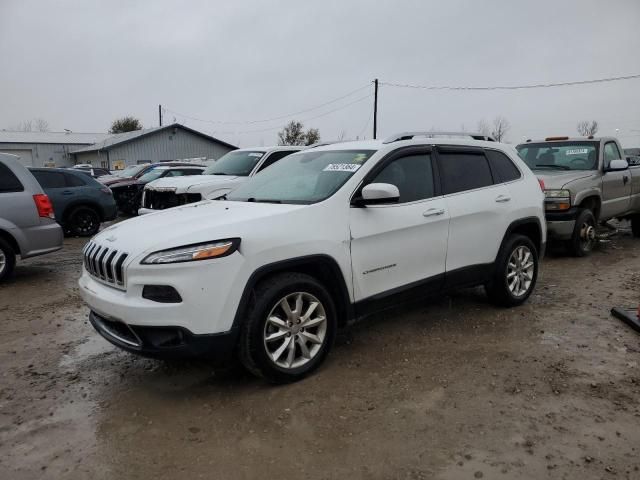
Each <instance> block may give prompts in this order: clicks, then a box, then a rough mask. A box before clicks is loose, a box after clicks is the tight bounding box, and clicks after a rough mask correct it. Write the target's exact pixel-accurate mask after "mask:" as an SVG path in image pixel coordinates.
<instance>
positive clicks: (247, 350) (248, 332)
mask: <svg viewBox="0 0 640 480" xmlns="http://www.w3.org/2000/svg"><path fill="white" fill-rule="evenodd" d="M336 328H337V318H336V309H335V306H334V303H333V300H332V298H331V295H330V294H329V292H328V291H327V290H326V288H325V287H324V286H323V285H322V284H321V283H319V282H318V281H317V280H316V279H315V278H313V277H311V276H309V275H305V274H301V273H283V274H279V275H276V276H274V277H271V278H269V280H268V281H264V282H261V283H260V284H259V285H258V286H257V287H256V289H255V292H254V298H253V300H252V302H251V305H250V307H249V311H248V315H247V320H246V324H245V325H244V327H243V330H242V334H241V339H240V348H239V350H240V352H239V353H240V360H241V361H242V363H243V364H244V365H245V367H246V368H247V369H248V370H249V371H250V372H252V373H254V374H256V375H258V376H262V377H264V378H266V379H267V380H269V381H271V382H274V383H289V382H294V381H297V380H300V379H302V378H304V377H305V376H307V375H309V374H310V373H311V372H312V371H314V370H315V369H316V368H318V367H319V366H320V364H321V363H322V362H323V360H324V359H325V357H326V356H327V354H328V353H329V350H330V349H331V346H332V344H333V341H334V339H335V335H336Z"/></svg>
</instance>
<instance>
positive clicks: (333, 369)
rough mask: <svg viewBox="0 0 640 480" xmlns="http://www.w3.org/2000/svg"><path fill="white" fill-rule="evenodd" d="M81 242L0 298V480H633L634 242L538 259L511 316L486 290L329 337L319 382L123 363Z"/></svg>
mask: <svg viewBox="0 0 640 480" xmlns="http://www.w3.org/2000/svg"><path fill="white" fill-rule="evenodd" d="M83 244H84V241H83V240H81V239H67V240H66V241H65V248H64V250H62V251H61V252H59V253H56V254H52V255H48V256H44V257H40V258H35V259H32V260H29V261H25V262H22V263H20V264H19V266H18V268H17V271H16V275H15V278H14V279H13V280H12V281H11V282H9V283H7V284H4V285H1V286H0V365H2V369H1V382H0V478H2V479H5V478H6V479H16V480H18V479H33V478H52V479H68V478H69V479H76V478H77V479H85V478H92V479H106V478H158V479H163V478H167V479H173V478H189V479H195V478H216V479H226V478H229V479H230V478H233V479H236V478H237V479H245V478H246V479H253V478H290V479H293V478H306V479H328V478H346V477H349V478H352V479H360V478H362V479H430V478H437V479H466V478H468V479H477V478H489V479H499V478H505V479H519V478H527V479H529V478H535V479H540V478H550V479H561V478H568V479H573V478H579V479H581V480H584V479H590V478H628V479H637V478H640V472H639V471H638V469H639V468H640V461H639V460H638V449H639V448H640V428H639V426H640V409H639V407H638V398H639V397H638V395H639V393H640V374H639V372H638V362H639V361H640V343H639V339H640V337H639V336H638V334H637V333H635V332H634V331H633V330H631V329H630V328H628V327H627V326H626V325H624V324H623V323H622V322H620V321H619V320H616V319H614V318H612V317H611V316H610V315H609V309H610V308H611V307H612V306H616V305H620V306H634V305H637V304H638V302H640V241H638V240H635V239H632V238H631V237H630V236H629V235H628V234H624V233H623V234H621V235H620V236H618V237H617V238H615V239H614V240H613V241H612V242H610V243H609V244H607V245H606V246H603V247H602V248H600V249H599V250H598V251H596V252H594V254H593V255H592V256H591V257H589V258H586V259H576V258H569V257H565V256H563V255H561V254H558V253H556V254H554V253H552V254H550V255H548V256H547V258H546V259H545V262H544V264H543V268H542V271H541V277H540V280H539V283H538V287H537V290H536V292H535V293H534V295H533V296H532V298H531V299H530V301H529V302H528V303H527V304H525V305H524V306H522V307H519V308H516V309H512V310H504V309H498V308H495V307H493V306H491V305H489V304H488V303H487V301H486V299H485V297H484V295H483V294H482V290H480V289H473V290H465V291H462V292H459V293H457V294H455V295H454V296H451V297H443V298H441V299H438V300H435V301H430V302H425V303H423V304H418V305H414V306H411V307H404V308H402V309H398V310H395V311H392V312H389V313H386V314H385V315H380V316H376V317H374V318H370V319H367V320H365V321H362V322H359V323H358V324H356V325H354V326H352V327H350V328H349V329H347V330H345V331H344V332H342V333H341V335H340V336H339V339H338V342H337V345H336V348H335V349H334V351H333V352H332V355H330V357H329V359H328V361H327V362H326V363H325V365H324V366H323V367H322V368H321V369H320V370H319V371H318V373H317V374H316V375H314V376H312V377H311V378H308V379H307V380H305V381H303V382H299V383H297V384H294V385H288V386H279V387H276V386H271V385H267V384H265V383H264V382H262V381H260V380H257V379H254V378H252V377H250V376H249V375H246V374H244V373H243V372H242V371H241V370H239V369H237V368H230V369H226V370H219V371H213V370H212V369H211V367H210V366H209V365H207V364H206V363H202V362H185V363H180V362H172V363H167V362H161V361H154V360H148V359H143V358H137V357H134V356H131V355H129V354H126V353H123V352H120V351H118V350H116V349H115V348H114V347H112V346H111V345H109V344H108V343H107V342H106V341H104V340H103V339H102V338H100V337H99V336H98V335H97V334H96V333H95V332H94V331H93V329H92V328H91V326H90V325H89V324H88V322H87V309H86V308H85V307H84V306H83V304H82V302H81V300H80V298H79V296H78V289H77V287H76V280H77V278H78V276H79V271H80V267H81V261H80V249H81V248H82V246H83Z"/></svg>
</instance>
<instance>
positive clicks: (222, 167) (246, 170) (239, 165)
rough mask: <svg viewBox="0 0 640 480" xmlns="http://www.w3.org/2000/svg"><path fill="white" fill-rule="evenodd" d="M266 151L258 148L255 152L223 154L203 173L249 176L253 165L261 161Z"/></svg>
mask: <svg viewBox="0 0 640 480" xmlns="http://www.w3.org/2000/svg"><path fill="white" fill-rule="evenodd" d="M264 153H265V152H261V151H259V150H256V151H254V152H249V151H246V150H245V151H242V152H229V153H227V154H226V155H224V156H222V157H221V158H220V159H219V160H218V161H216V162H215V163H214V164H213V165H211V166H210V167H207V168H206V169H205V171H204V172H202V174H203V175H234V176H236V175H237V176H240V177H246V176H248V175H249V174H250V173H251V171H252V170H253V167H255V166H256V164H257V163H258V162H259V161H260V159H261V158H262V156H263V155H264Z"/></svg>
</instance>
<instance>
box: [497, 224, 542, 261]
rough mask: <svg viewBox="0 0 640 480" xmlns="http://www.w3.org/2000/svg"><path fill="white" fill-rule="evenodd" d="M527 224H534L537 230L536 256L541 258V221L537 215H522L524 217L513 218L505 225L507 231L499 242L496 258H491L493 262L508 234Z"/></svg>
mask: <svg viewBox="0 0 640 480" xmlns="http://www.w3.org/2000/svg"><path fill="white" fill-rule="evenodd" d="M528 225H534V226H535V227H536V229H537V231H538V236H539V238H540V240H539V242H537V245H536V248H537V249H538V256H539V258H542V257H543V256H544V251H545V244H544V242H543V241H542V223H541V222H540V219H539V218H538V217H524V218H519V219H518V220H514V221H513V222H511V224H510V225H509V226H508V227H507V231H506V232H505V233H504V237H502V242H500V248H499V249H498V254H497V255H496V258H495V259H494V260H493V262H494V263H495V262H496V260H497V259H498V255H500V252H501V251H502V247H503V246H504V243H505V242H506V241H507V238H509V236H510V235H511V234H512V233H513V232H514V231H515V230H516V229H518V228H520V227H524V226H528Z"/></svg>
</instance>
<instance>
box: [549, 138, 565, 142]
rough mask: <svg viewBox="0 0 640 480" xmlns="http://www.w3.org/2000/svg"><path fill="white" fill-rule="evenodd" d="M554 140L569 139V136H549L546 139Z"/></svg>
mask: <svg viewBox="0 0 640 480" xmlns="http://www.w3.org/2000/svg"><path fill="white" fill-rule="evenodd" d="M554 140H569V137H547V138H545V139H544V141H545V142H553V141H554Z"/></svg>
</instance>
